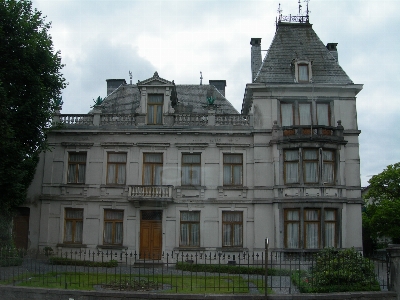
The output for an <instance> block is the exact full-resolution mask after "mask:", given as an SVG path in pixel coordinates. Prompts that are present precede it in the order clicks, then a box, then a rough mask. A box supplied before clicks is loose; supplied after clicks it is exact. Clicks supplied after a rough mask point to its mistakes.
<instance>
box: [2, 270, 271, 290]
mask: <svg viewBox="0 0 400 300" xmlns="http://www.w3.org/2000/svg"><path fill="white" fill-rule="evenodd" d="M0 283H1V284H11V283H13V281H11V282H10V281H1V282H0ZM14 284H15V285H17V286H27V287H41V288H67V289H74V290H94V289H95V287H96V286H98V287H102V288H106V289H111V290H125V291H129V290H130V291H157V290H159V292H163V293H182V294H191V293H192V294H200V293H213V294H232V293H235V294H236V293H248V292H249V286H250V287H252V288H255V289H257V290H258V292H259V293H260V294H264V291H265V290H264V288H263V285H264V282H263V280H262V279H261V278H260V279H246V277H242V276H240V275H236V274H235V275H216V276H213V275H210V276H196V274H193V275H192V276H184V275H172V274H169V275H168V274H163V275H143V274H140V275H139V274H115V273H111V274H104V273H101V274H100V273H99V274H93V273H77V272H49V273H46V274H30V273H25V274H23V275H20V276H19V277H15V278H14ZM257 287H259V288H257ZM268 293H271V291H270V290H269V291H268Z"/></svg>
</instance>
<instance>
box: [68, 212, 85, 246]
mask: <svg viewBox="0 0 400 300" xmlns="http://www.w3.org/2000/svg"><path fill="white" fill-rule="evenodd" d="M68 211H74V212H77V211H80V212H81V213H82V217H81V218H74V217H68ZM68 222H71V223H72V226H71V240H70V241H68V240H66V238H67V223H68ZM78 222H81V223H82V225H81V230H82V232H81V234H80V236H81V240H80V241H79V240H77V237H76V236H77V223H78ZM63 243H64V244H76V245H81V244H82V243H83V208H72V207H65V208H64V238H63Z"/></svg>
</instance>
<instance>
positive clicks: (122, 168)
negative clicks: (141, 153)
mask: <svg viewBox="0 0 400 300" xmlns="http://www.w3.org/2000/svg"><path fill="white" fill-rule="evenodd" d="M107 156H108V157H107V184H125V182H126V153H107Z"/></svg>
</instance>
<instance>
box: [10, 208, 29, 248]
mask: <svg viewBox="0 0 400 300" xmlns="http://www.w3.org/2000/svg"><path fill="white" fill-rule="evenodd" d="M28 235H29V208H27V207H20V208H18V212H17V215H16V216H15V217H14V219H13V240H14V245H15V247H17V249H28Z"/></svg>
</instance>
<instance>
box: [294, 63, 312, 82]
mask: <svg viewBox="0 0 400 300" xmlns="http://www.w3.org/2000/svg"><path fill="white" fill-rule="evenodd" d="M294 65H295V81H296V82H298V83H309V82H310V81H311V78H312V72H311V62H310V61H307V60H302V61H296V62H295V63H294Z"/></svg>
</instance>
